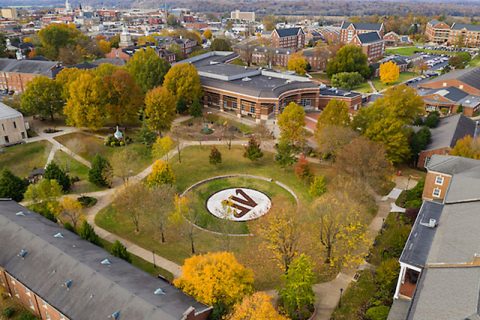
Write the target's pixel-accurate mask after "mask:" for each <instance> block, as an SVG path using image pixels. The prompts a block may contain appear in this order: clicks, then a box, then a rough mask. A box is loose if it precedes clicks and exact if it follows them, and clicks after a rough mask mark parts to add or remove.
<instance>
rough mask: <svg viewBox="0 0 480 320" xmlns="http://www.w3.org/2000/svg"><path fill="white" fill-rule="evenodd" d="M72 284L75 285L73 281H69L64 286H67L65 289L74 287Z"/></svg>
mask: <svg viewBox="0 0 480 320" xmlns="http://www.w3.org/2000/svg"><path fill="white" fill-rule="evenodd" d="M72 284H73V280H72V279H68V280H67V281H65V283H64V284H63V285H64V286H65V288H67V290H68V289H70V288H71V287H72Z"/></svg>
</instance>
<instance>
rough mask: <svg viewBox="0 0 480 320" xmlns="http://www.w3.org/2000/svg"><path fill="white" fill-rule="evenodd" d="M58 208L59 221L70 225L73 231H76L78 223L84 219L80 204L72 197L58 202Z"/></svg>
mask: <svg viewBox="0 0 480 320" xmlns="http://www.w3.org/2000/svg"><path fill="white" fill-rule="evenodd" d="M60 207H61V213H60V220H61V221H62V222H63V223H65V222H69V223H71V224H72V226H73V229H75V230H76V229H77V227H78V226H79V225H80V223H81V222H82V221H83V220H84V219H85V216H84V214H83V207H82V204H81V203H80V202H79V201H78V200H76V199H74V198H72V197H65V198H62V200H61V201H60Z"/></svg>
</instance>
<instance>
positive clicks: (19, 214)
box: [15, 211, 25, 217]
mask: <svg viewBox="0 0 480 320" xmlns="http://www.w3.org/2000/svg"><path fill="white" fill-rule="evenodd" d="M15 215H16V216H21V217H25V213H23V211H18V212H17V213H15Z"/></svg>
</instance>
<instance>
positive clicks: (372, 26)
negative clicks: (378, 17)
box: [342, 21, 382, 31]
mask: <svg viewBox="0 0 480 320" xmlns="http://www.w3.org/2000/svg"><path fill="white" fill-rule="evenodd" d="M351 24H353V26H354V27H355V29H357V30H372V31H380V29H381V28H382V24H381V23H363V22H358V23H352V22H347V21H343V22H342V29H347V28H348V26H349V25H351Z"/></svg>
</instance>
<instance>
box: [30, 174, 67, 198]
mask: <svg viewBox="0 0 480 320" xmlns="http://www.w3.org/2000/svg"><path fill="white" fill-rule="evenodd" d="M62 194H63V192H62V187H61V186H60V185H59V184H58V182H57V180H49V179H42V180H41V181H40V182H38V183H35V184H31V185H29V186H28V188H27V191H26V192H25V200H28V201H31V202H32V203H34V204H37V203H45V204H47V203H49V202H55V201H56V200H57V198H58V197H60V196H61V195H62Z"/></svg>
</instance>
